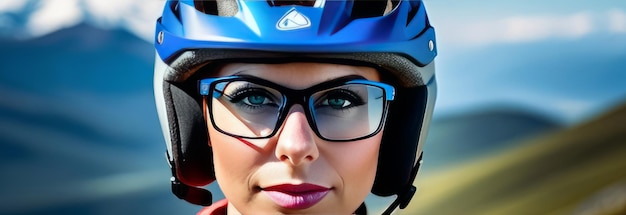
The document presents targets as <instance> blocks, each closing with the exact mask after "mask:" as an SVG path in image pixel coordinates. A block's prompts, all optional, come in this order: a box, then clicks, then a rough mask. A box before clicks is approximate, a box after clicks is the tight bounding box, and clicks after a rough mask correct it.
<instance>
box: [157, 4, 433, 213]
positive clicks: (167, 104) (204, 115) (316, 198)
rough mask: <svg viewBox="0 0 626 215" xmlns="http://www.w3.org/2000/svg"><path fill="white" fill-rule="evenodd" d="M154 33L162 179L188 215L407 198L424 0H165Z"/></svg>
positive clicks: (427, 54) (429, 45)
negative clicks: (166, 173) (218, 195)
mask: <svg viewBox="0 0 626 215" xmlns="http://www.w3.org/2000/svg"><path fill="white" fill-rule="evenodd" d="M155 39H156V42H155V47H156V50H157V58H156V65H155V79H154V80H155V85H154V86H155V97H156V103H157V110H158V111H159V118H160V120H161V125H162V128H163V132H164V134H165V140H166V144H167V156H168V161H169V163H170V167H171V169H172V176H173V177H172V191H173V193H174V194H175V195H176V196H178V197H179V198H181V199H185V200H187V201H189V202H191V203H194V204H199V205H206V206H208V205H211V204H213V205H211V206H210V207H207V208H205V209H203V210H202V211H200V212H199V214H353V213H356V214H365V213H366V208H365V205H364V204H363V202H364V199H365V198H366V196H367V195H368V194H369V193H373V194H375V195H379V196H391V195H397V199H396V200H395V201H394V202H393V203H392V204H391V205H390V206H389V208H388V209H387V211H386V212H385V213H390V212H392V211H393V210H394V209H395V208H396V207H398V206H399V207H400V208H404V207H406V205H407V204H408V203H409V201H410V199H411V197H412V196H413V194H414V192H415V187H414V186H413V185H412V183H413V180H414V178H415V176H416V174H417V170H418V169H419V164H420V162H421V154H422V145H423V144H422V143H423V142H424V140H425V134H426V133H427V127H428V124H429V121H430V117H431V114H432V109H433V106H434V100H435V94H436V86H435V77H434V63H433V60H434V57H435V56H436V51H435V47H434V45H435V43H434V41H435V36H434V30H433V28H432V27H431V26H430V24H429V22H428V19H427V16H426V12H425V9H424V6H423V4H422V2H421V1H358V0H355V1H324V0H318V1H243V0H232V1H180V2H178V1H168V2H167V3H166V5H165V9H164V12H163V15H162V17H161V18H160V19H159V20H158V21H157V27H156V37H155ZM213 181H217V183H218V184H219V187H220V189H221V191H222V192H223V193H224V195H225V197H226V199H225V200H220V201H218V202H215V203H213V200H212V198H211V194H210V192H208V191H206V190H204V189H203V188H201V187H202V186H205V185H207V184H209V183H212V182H213Z"/></svg>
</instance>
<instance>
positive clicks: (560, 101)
mask: <svg viewBox="0 0 626 215" xmlns="http://www.w3.org/2000/svg"><path fill="white" fill-rule="evenodd" d="M589 41H593V42H589ZM442 46H443V44H442ZM624 59H626V37H624V36H623V35H620V34H600V33H595V34H590V35H587V36H584V37H581V38H571V39H546V40H541V41H534V42H523V43H522V42H520V43H506V44H494V45H490V46H485V47H477V48H472V49H469V48H466V49H455V47H449V48H447V49H446V51H441V52H440V55H439V56H438V62H437V80H438V87H439V90H438V97H437V105H438V108H439V110H442V109H444V110H459V109H464V108H466V107H474V106H486V105H489V104H492V103H494V102H495V103H503V102H514V103H516V104H520V105H523V106H526V107H531V108H533V109H536V110H541V111H542V113H548V114H549V115H551V116H552V117H554V118H555V119H558V120H559V121H563V122H566V123H570V124H571V123H577V122H579V121H582V120H584V119H585V118H588V117H592V116H593V115H595V114H600V113H602V112H603V111H605V109H606V108H607V107H612V106H614V105H616V104H618V103H619V102H620V101H622V100H624V99H625V98H626V85H625V84H623V83H624V81H623V80H626V73H625V72H624V68H626V61H625V60H624Z"/></svg>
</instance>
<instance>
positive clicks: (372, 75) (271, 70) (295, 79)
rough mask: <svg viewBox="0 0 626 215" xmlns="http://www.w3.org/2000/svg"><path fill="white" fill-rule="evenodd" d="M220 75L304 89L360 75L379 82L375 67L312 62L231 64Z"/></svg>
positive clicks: (221, 69) (224, 67) (221, 70)
mask: <svg viewBox="0 0 626 215" xmlns="http://www.w3.org/2000/svg"><path fill="white" fill-rule="evenodd" d="M217 75H218V76H229V75H251V76H256V77H259V78H262V79H265V80H268V81H271V82H274V83H277V84H280V85H283V86H285V87H289V88H292V89H304V88H308V87H310V86H313V85H315V84H318V83H322V82H325V81H329V80H333V79H336V78H339V77H343V76H348V75H360V76H363V77H364V78H366V79H368V80H373V81H380V77H379V74H378V71H377V70H376V69H374V68H372V67H367V66H351V65H340V64H329V63H309V62H296V63H284V64H253V63H229V64H226V65H225V66H223V67H222V68H220V69H219V71H218V72H217Z"/></svg>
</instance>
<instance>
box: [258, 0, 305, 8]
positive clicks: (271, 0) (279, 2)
mask: <svg viewBox="0 0 626 215" xmlns="http://www.w3.org/2000/svg"><path fill="white" fill-rule="evenodd" d="M315 2H316V0H304V1H291V0H267V3H268V4H270V6H285V5H299V6H308V7H313V6H315Z"/></svg>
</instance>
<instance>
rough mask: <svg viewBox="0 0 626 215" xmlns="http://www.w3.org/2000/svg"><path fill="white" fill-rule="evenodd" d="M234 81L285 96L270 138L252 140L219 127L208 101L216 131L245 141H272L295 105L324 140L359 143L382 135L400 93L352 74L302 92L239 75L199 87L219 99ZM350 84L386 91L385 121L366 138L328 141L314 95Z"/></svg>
mask: <svg viewBox="0 0 626 215" xmlns="http://www.w3.org/2000/svg"><path fill="white" fill-rule="evenodd" d="M233 81H246V82H250V83H253V84H258V85H261V86H265V87H269V88H272V89H274V90H277V91H278V92H280V93H281V95H282V96H283V102H282V104H281V105H280V107H279V110H278V118H277V120H276V125H274V129H273V130H272V132H271V133H270V134H268V135H267V136H261V137H248V136H241V135H236V134H232V133H230V132H227V131H224V130H223V129H221V128H220V127H218V126H217V124H216V123H215V118H214V117H213V110H212V100H213V99H206V102H207V105H206V108H207V109H208V111H209V118H210V120H211V124H212V126H213V128H215V129H216V130H217V131H219V132H220V133H223V134H226V135H229V136H232V137H236V138H245V139H266V138H271V137H273V136H274V135H276V133H277V132H278V130H279V128H280V126H281V125H282V124H283V123H284V121H285V119H286V118H287V115H288V112H289V109H291V107H292V106H293V105H295V104H300V105H302V107H303V108H304V112H305V115H306V118H307V122H308V124H309V126H310V127H311V129H312V130H313V132H315V135H317V136H318V137H319V138H320V139H322V140H325V141H332V142H349V141H356V140H362V139H366V138H370V137H372V136H374V135H376V134H378V133H379V132H380V131H381V130H382V128H383V127H384V125H385V121H386V118H387V111H388V109H389V104H390V103H391V101H393V99H394V97H395V92H396V90H395V88H394V87H393V86H391V85H389V84H385V83H381V82H376V81H370V80H367V79H365V78H364V77H362V76H359V75H350V76H344V77H340V78H337V79H333V80H330V81H326V82H322V83H319V84H316V85H313V86H311V87H309V88H306V89H301V90H295V89H291V88H288V87H285V86H282V85H279V84H276V83H274V82H271V81H268V80H265V79H262V78H258V77H255V76H250V75H236V76H225V77H217V78H206V79H201V80H199V81H198V84H199V87H198V88H199V92H200V95H202V96H203V97H204V98H206V97H209V95H210V94H213V95H212V97H216V95H218V97H219V96H221V95H222V94H223V92H219V94H216V92H213V91H214V90H215V85H217V84H219V83H222V82H233ZM347 84H363V85H368V86H373V87H377V88H380V89H382V91H383V98H384V99H385V100H384V101H383V111H382V113H381V114H382V116H381V120H380V122H379V123H378V128H376V130H375V131H374V132H371V133H370V134H368V135H364V136H362V137H357V138H351V139H328V138H326V137H324V136H323V135H322V134H321V133H320V131H319V129H318V127H317V123H316V121H315V117H314V113H313V111H311V108H313V107H312V106H311V105H312V104H313V103H312V102H311V97H312V95H313V94H315V93H317V92H319V91H322V90H326V89H330V88H333V87H339V86H343V85H347Z"/></svg>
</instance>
